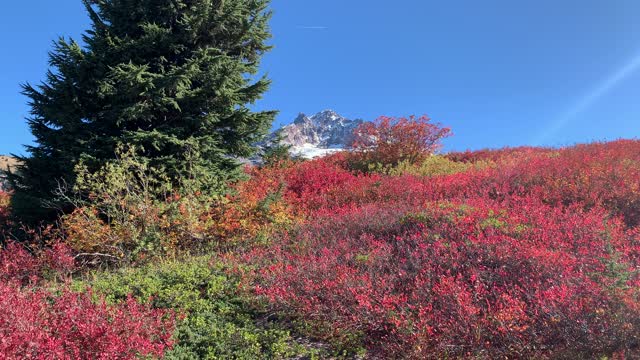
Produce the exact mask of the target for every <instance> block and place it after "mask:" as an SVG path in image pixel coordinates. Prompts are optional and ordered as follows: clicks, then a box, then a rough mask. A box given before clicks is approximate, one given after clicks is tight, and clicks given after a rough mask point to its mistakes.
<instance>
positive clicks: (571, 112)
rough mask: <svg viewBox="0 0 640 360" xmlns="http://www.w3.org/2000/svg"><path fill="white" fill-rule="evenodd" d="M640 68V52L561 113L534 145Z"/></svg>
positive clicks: (558, 129)
mask: <svg viewBox="0 0 640 360" xmlns="http://www.w3.org/2000/svg"><path fill="white" fill-rule="evenodd" d="M638 68H640V54H638V55H637V56H636V57H634V58H633V59H632V60H631V61H629V62H628V63H627V64H625V65H624V66H623V67H621V68H620V69H618V70H617V71H616V72H614V73H613V74H611V75H610V76H609V77H607V78H606V79H605V80H604V81H603V82H602V83H600V84H598V86H596V87H595V88H594V89H593V90H592V91H591V92H589V93H588V94H587V95H586V96H585V97H583V98H582V99H581V100H580V101H579V102H577V103H576V104H574V105H573V106H572V107H571V108H569V109H567V111H565V112H564V113H563V114H562V115H560V116H559V117H558V118H557V119H556V120H555V121H554V122H553V123H552V124H551V125H550V126H549V127H548V128H546V129H545V130H544V132H543V133H541V134H539V135H538V137H536V138H535V139H534V140H533V145H544V143H545V142H547V141H549V140H551V139H552V138H553V136H554V135H556V134H557V133H558V132H559V131H560V130H562V129H563V128H564V126H565V125H567V124H568V123H569V122H571V120H573V119H574V118H575V117H576V116H578V115H579V114H580V113H582V112H583V111H585V110H586V109H588V108H589V107H590V106H591V105H593V104H594V103H595V102H596V101H598V99H599V98H601V97H602V96H603V95H605V94H607V93H608V92H609V91H611V90H612V89H613V88H614V87H616V85H618V84H619V83H620V82H622V81H624V80H625V79H626V78H627V77H629V75H631V74H633V73H634V72H635V71H636V70H637V69H638Z"/></svg>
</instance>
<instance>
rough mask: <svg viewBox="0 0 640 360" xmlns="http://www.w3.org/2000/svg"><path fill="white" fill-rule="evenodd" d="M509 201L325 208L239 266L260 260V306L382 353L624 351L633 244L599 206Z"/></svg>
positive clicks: (631, 336) (630, 327) (632, 324)
mask: <svg viewBox="0 0 640 360" xmlns="http://www.w3.org/2000/svg"><path fill="white" fill-rule="evenodd" d="M512 205H513V206H512V207H510V208H503V207H501V206H500V205H498V204H497V203H493V202H491V201H473V202H470V203H468V204H465V205H463V204H453V203H447V202H440V203H433V204H430V205H428V206H427V207H411V206H406V205H403V206H400V205H388V206H381V205H380V204H378V205H375V206H365V207H355V208H354V207H349V208H344V209H334V210H333V211H332V212H333V213H332V214H330V213H329V212H326V213H324V212H323V215H321V214H318V215H317V216H316V218H315V219H314V221H311V222H310V223H309V224H308V225H307V226H306V227H305V228H304V230H302V231H300V233H298V235H297V236H295V237H293V238H286V237H285V238H284V239H283V243H281V244H280V245H281V246H280V247H278V246H275V247H274V248H273V249H272V250H271V251H270V252H267V253H266V254H265V253H264V252H259V253H256V254H253V256H248V261H251V262H252V263H256V262H258V261H260V262H263V261H264V259H265V257H266V258H268V259H270V261H271V265H269V266H266V265H265V266H264V267H263V270H262V271H261V272H260V276H259V278H260V279H261V281H260V284H259V285H258V286H257V287H256V290H257V292H258V294H262V295H265V296H266V297H267V298H268V299H270V301H271V302H272V303H273V304H274V306H276V307H277V308H280V309H281V310H282V311H283V312H284V313H287V312H293V313H297V314H299V315H300V316H302V317H304V318H305V320H307V321H308V320H313V321H315V322H316V323H317V324H324V325H321V326H322V327H321V328H322V329H324V335H325V336H327V337H329V338H333V339H334V340H336V339H338V340H339V341H347V339H352V338H353V336H354V334H355V335H356V336H358V337H359V338H360V341H364V342H365V343H366V344H367V346H368V348H369V350H370V351H372V352H373V353H375V354H379V355H380V354H382V355H383V356H392V355H393V354H397V353H403V354H407V355H408V356H409V357H415V358H424V357H446V356H450V357H466V356H489V357H498V356H509V357H513V356H519V357H531V356H533V357H547V356H560V355H561V354H564V356H586V354H609V355H610V354H613V353H615V352H619V351H631V349H634V350H635V348H634V347H636V346H637V345H638V344H637V343H636V342H637V339H636V338H635V334H636V333H637V332H638V331H639V330H640V313H639V312H638V310H637V299H638V296H639V295H640V294H639V292H638V287H637V285H638V284H640V280H639V278H638V275H637V273H635V272H634V271H635V269H636V268H637V266H638V265H639V264H640V261H639V258H638V250H639V245H638V242H637V240H634V241H635V242H634V241H631V240H630V238H629V237H628V236H629V234H627V233H625V231H624V228H623V227H622V225H621V224H620V222H618V221H616V220H614V219H609V218H608V217H607V216H606V212H604V211H603V210H601V209H594V210H591V211H588V212H584V211H582V210H581V209H580V208H578V207H571V208H552V207H549V206H546V205H542V204H540V203H539V202H537V201H535V200H532V199H518V200H517V202H514V203H513V204H512ZM256 257H260V258H261V259H262V260H256ZM634 306H635V308H634ZM329 329H332V330H331V331H329Z"/></svg>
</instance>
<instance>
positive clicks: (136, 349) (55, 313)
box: [0, 242, 174, 359]
mask: <svg viewBox="0 0 640 360" xmlns="http://www.w3.org/2000/svg"><path fill="white" fill-rule="evenodd" d="M73 266H74V261H73V258H72V257H71V254H70V252H69V249H68V248H67V247H66V246H65V245H62V244H55V245H53V246H52V247H51V248H49V249H46V250H43V251H41V252H40V254H39V256H34V255H33V254H32V253H30V252H29V251H27V250H26V249H25V247H24V246H23V245H21V244H16V243H13V242H10V243H9V244H7V246H6V248H5V249H3V250H0V354H1V356H0V357H2V358H3V359H24V358H29V359H137V358H139V357H140V356H155V357H158V356H161V355H162V354H163V353H164V351H165V350H166V349H169V348H170V347H171V345H172V340H171V337H172V334H173V329H174V316H173V315H172V314H171V313H170V312H167V311H161V310H152V309H150V308H149V307H148V306H144V305H140V304H138V303H137V302H136V301H135V300H133V299H132V298H129V299H128V301H126V302H125V303H123V304H121V305H118V306H109V305H106V303H105V302H104V300H103V299H100V298H97V299H96V298H95V297H94V296H93V295H92V294H91V292H87V293H76V292H73V291H71V290H70V289H68V288H67V287H66V286H63V287H62V288H61V289H60V290H59V291H55V292H54V291H50V290H48V289H46V288H45V287H44V286H43V285H44V281H45V280H46V278H47V277H50V276H51V274H52V273H55V274H57V275H59V276H63V275H64V274H68V272H69V271H71V270H72V269H73Z"/></svg>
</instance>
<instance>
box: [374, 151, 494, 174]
mask: <svg viewBox="0 0 640 360" xmlns="http://www.w3.org/2000/svg"><path fill="white" fill-rule="evenodd" d="M489 165H490V163H489V162H486V161H478V162H476V163H473V164H471V163H463V162H455V161H452V160H449V159H447V158H446V157H444V156H442V155H432V156H429V157H427V158H425V159H424V160H423V161H421V162H419V163H415V164H412V163H409V162H407V161H403V162H400V163H399V164H398V165H396V166H394V167H391V168H387V169H385V171H384V172H385V173H387V174H389V175H393V176H400V175H417V176H440V175H451V174H457V173H461V172H465V171H468V170H471V169H481V168H484V167H487V166H489Z"/></svg>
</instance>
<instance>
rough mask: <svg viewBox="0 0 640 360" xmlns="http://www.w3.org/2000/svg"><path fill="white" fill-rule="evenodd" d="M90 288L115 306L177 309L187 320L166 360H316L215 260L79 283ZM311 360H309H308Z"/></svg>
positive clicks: (190, 261) (81, 287)
mask: <svg viewBox="0 0 640 360" xmlns="http://www.w3.org/2000/svg"><path fill="white" fill-rule="evenodd" d="M87 285H91V286H92V288H93V290H94V291H95V292H96V294H97V295H98V296H105V298H106V300H107V301H108V302H110V303H119V302H121V301H124V300H125V299H126V297H127V295H128V294H133V295H134V296H135V297H136V298H137V299H138V300H140V301H141V302H149V301H151V303H152V304H153V306H154V307H156V308H162V309H174V310H176V311H177V312H179V313H182V314H183V315H184V316H185V317H184V318H183V319H182V320H181V321H180V322H179V324H178V330H177V332H176V334H175V339H176V342H177V343H176V346H175V347H174V349H173V350H171V351H169V352H168V353H167V354H166V356H165V358H167V359H251V360H253V359H283V358H295V357H296V355H298V356H302V355H306V356H312V355H313V353H312V350H308V349H305V348H304V347H303V346H301V345H297V344H295V342H294V341H293V338H292V337H291V336H290V335H289V332H288V331H287V330H285V329H282V328H278V326H277V325H276V324H273V323H270V322H269V321H260V320H259V319H260V317H264V316H263V315H260V314H259V313H258V312H256V311H255V310H252V306H251V305H250V304H249V303H248V301H247V300H246V299H245V298H244V297H243V296H242V295H241V294H239V292H238V279H237V278H235V277H234V276H232V275H229V274H228V273H226V272H225V271H224V268H223V267H222V266H221V265H217V264H215V263H213V262H212V260H211V258H210V257H199V258H189V259H187V260H186V261H180V262H178V261H171V262H165V263H163V264H160V265H148V266H145V267H142V268H138V269H123V270H120V271H118V272H113V273H107V272H101V273H97V274H96V277H95V279H94V280H90V281H86V282H78V283H76V284H75V285H74V287H75V288H76V289H77V290H84V289H85V287H86V286H87ZM307 358H309V357H307Z"/></svg>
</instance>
